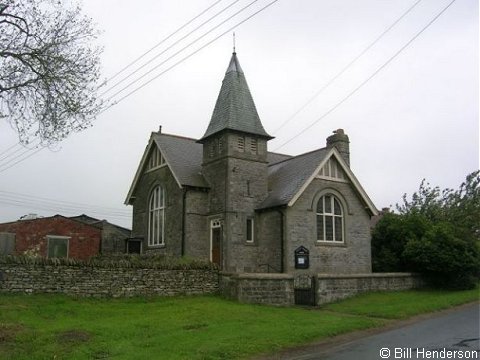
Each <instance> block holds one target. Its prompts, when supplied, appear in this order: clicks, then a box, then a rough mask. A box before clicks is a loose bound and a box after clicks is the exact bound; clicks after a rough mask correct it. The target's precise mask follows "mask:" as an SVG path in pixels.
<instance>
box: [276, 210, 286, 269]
mask: <svg viewBox="0 0 480 360" xmlns="http://www.w3.org/2000/svg"><path fill="white" fill-rule="evenodd" d="M277 212H278V213H279V214H280V272H281V273H283V272H284V269H285V265H284V262H285V260H284V257H285V249H284V247H285V230H284V226H285V213H284V212H283V211H282V210H280V209H278V210H277Z"/></svg>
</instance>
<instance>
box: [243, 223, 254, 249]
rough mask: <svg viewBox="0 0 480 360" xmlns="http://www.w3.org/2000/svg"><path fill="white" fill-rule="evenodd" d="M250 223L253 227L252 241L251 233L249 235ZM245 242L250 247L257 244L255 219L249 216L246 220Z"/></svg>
mask: <svg viewBox="0 0 480 360" xmlns="http://www.w3.org/2000/svg"><path fill="white" fill-rule="evenodd" d="M249 222H250V223H251V225H250V230H251V234H250V239H249V233H248V223H249ZM245 242H246V243H247V244H248V245H252V244H255V219H254V218H253V216H247V218H246V220H245Z"/></svg>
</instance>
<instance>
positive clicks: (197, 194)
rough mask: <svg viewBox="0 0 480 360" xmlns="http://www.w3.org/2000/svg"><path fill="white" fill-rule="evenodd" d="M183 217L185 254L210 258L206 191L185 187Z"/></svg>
mask: <svg viewBox="0 0 480 360" xmlns="http://www.w3.org/2000/svg"><path fill="white" fill-rule="evenodd" d="M185 205H186V209H187V211H186V215H185V216H186V219H185V255H186V256H189V257H195V258H200V259H205V260H208V259H210V233H209V231H210V230H209V220H208V193H207V192H205V191H200V190H194V189H187V194H186V199H185Z"/></svg>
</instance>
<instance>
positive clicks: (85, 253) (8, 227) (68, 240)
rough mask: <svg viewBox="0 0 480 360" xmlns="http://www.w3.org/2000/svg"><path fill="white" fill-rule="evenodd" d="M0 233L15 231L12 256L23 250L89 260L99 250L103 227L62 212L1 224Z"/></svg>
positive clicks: (50, 255)
mask: <svg viewBox="0 0 480 360" xmlns="http://www.w3.org/2000/svg"><path fill="white" fill-rule="evenodd" d="M0 233H10V234H12V235H11V237H12V238H13V234H14V243H15V245H14V251H13V253H14V254H15V255H21V254H24V253H25V251H30V252H34V253H38V255H40V256H44V257H69V258H75V259H88V258H90V257H92V256H94V255H97V254H99V252H100V243H101V238H102V230H101V229H99V228H97V227H95V226H92V225H88V224H85V223H82V222H80V221H76V220H73V219H70V218H67V217H64V216H61V215H55V216H52V217H45V218H37V219H32V220H19V221H15V222H10V223H3V224H0Z"/></svg>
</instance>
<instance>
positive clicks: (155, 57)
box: [100, 0, 240, 96]
mask: <svg viewBox="0 0 480 360" xmlns="http://www.w3.org/2000/svg"><path fill="white" fill-rule="evenodd" d="M239 1H240V0H235V1H233V2H232V3H230V4H229V5H227V6H226V7H225V8H223V9H222V10H220V11H219V12H217V13H216V14H215V15H213V16H212V17H210V18H209V19H207V20H205V21H204V22H203V23H201V24H200V25H198V26H197V27H196V28H194V29H193V30H191V31H190V32H189V33H187V34H186V35H184V36H182V37H181V38H180V39H178V40H177V41H175V42H174V43H173V44H171V45H170V46H168V47H167V48H166V49H164V50H162V51H161V52H160V53H159V54H157V55H155V56H154V57H153V58H151V59H150V60H148V61H147V62H146V63H145V64H143V65H142V66H140V67H139V68H137V69H136V70H134V71H133V72H131V73H130V74H128V75H127V76H124V77H123V78H122V79H120V81H117V82H116V83H115V84H113V85H112V86H110V87H108V88H107V89H106V90H105V91H104V92H102V93H101V94H100V96H103V95H105V94H106V93H108V92H110V91H111V90H112V89H115V88H116V87H117V86H118V85H120V84H121V83H123V82H125V81H126V80H127V79H129V78H130V77H131V76H133V75H135V74H136V73H137V72H139V71H140V70H142V69H143V68H144V67H145V66H147V65H148V64H150V63H152V62H153V61H154V60H155V59H158V58H159V57H160V56H161V55H163V54H164V53H166V52H167V51H168V50H170V49H171V48H173V47H174V46H175V45H177V44H178V43H180V42H181V41H182V40H184V39H185V38H187V37H189V36H190V35H191V34H192V33H194V32H195V31H197V30H198V29H200V28H201V27H202V26H204V25H205V24H207V23H209V22H210V21H211V20H212V19H214V18H216V17H217V16H219V15H220V14H222V13H223V12H225V11H226V10H228V9H229V8H231V7H232V6H233V5H235V4H236V3H237V2H239ZM162 64H163V63H162ZM147 74H148V73H147Z"/></svg>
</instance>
